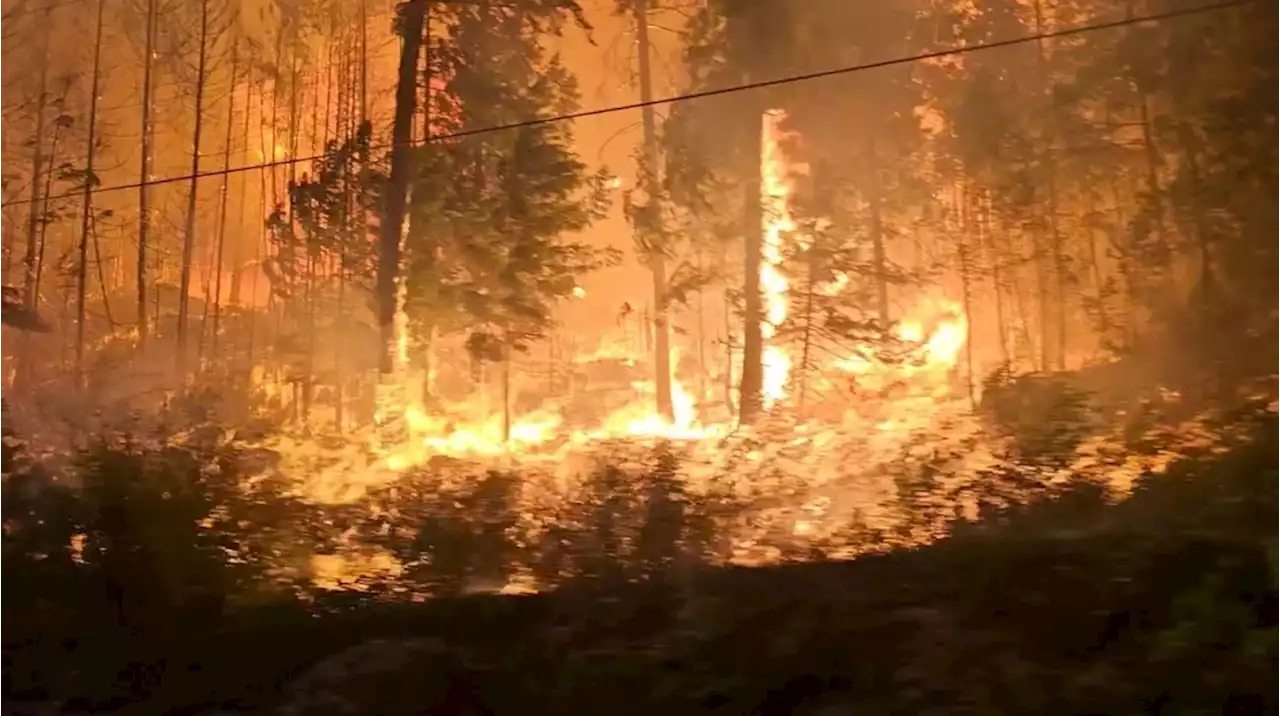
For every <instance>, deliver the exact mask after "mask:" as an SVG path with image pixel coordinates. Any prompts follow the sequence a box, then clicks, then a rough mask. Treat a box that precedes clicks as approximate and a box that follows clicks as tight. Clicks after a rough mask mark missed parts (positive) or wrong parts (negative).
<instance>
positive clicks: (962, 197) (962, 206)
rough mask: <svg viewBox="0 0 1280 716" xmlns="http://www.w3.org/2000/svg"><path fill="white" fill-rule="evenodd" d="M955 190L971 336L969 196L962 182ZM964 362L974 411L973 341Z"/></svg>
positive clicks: (964, 298) (966, 344)
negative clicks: (956, 190)
mask: <svg viewBox="0 0 1280 716" xmlns="http://www.w3.org/2000/svg"><path fill="white" fill-rule="evenodd" d="M957 189H958V192H957V194H958V196H957V199H958V201H957V202H956V204H957V206H956V208H957V209H958V210H959V213H960V217H959V218H960V221H959V224H960V227H959V228H960V231H959V238H960V246H959V259H960V290H961V296H962V306H963V308H964V320H965V325H966V326H970V327H971V328H970V335H971V336H972V333H973V331H972V326H973V300H972V296H973V289H972V276H971V273H972V270H973V267H972V266H971V265H970V262H971V261H972V259H971V255H970V252H969V235H970V233H971V231H972V227H973V221H972V218H971V217H972V212H971V209H970V196H969V191H968V187H966V186H965V184H964V182H963V181H961V183H960V185H959V187H957ZM964 362H965V371H964V374H965V389H966V391H967V394H968V396H969V408H970V409H974V408H977V401H976V400H975V398H974V391H973V340H972V338H970V339H969V340H966V341H965V342H964Z"/></svg>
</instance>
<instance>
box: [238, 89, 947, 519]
mask: <svg viewBox="0 0 1280 716" xmlns="http://www.w3.org/2000/svg"><path fill="white" fill-rule="evenodd" d="M783 119H784V115H783V114H782V112H780V111H772V112H768V113H766V114H765V115H764V116H763V118H762V122H761V137H760V141H761V155H762V156H761V160H762V162H761V167H760V171H761V201H762V204H763V207H762V208H763V210H764V218H763V222H762V226H761V253H762V262H761V268H760V285H761V289H762V294H763V295H762V299H763V304H764V305H763V308H764V316H763V319H764V320H763V321H762V325H761V332H762V336H763V338H764V340H765V346H764V354H763V367H764V385H763V396H762V397H763V398H764V403H765V405H766V407H768V408H770V409H773V410H775V411H779V410H780V411H783V412H786V411H787V410H788V390H789V389H790V387H791V386H790V385H789V383H790V381H791V379H792V376H791V369H792V365H793V360H792V355H791V353H790V351H791V349H792V347H791V346H789V345H788V344H787V343H786V341H784V340H782V339H781V337H780V336H779V330H778V329H779V327H780V326H781V325H782V324H783V322H784V321H786V319H787V316H788V307H789V306H788V303H789V296H788V292H789V288H790V287H789V286H788V282H787V277H786V275H785V273H784V272H783V262H784V260H785V257H786V255H787V242H788V241H795V242H798V243H799V245H801V246H803V242H804V241H805V237H803V236H800V235H798V234H797V225H796V222H795V221H794V219H793V217H792V214H791V206H790V202H791V195H792V187H791V185H790V175H791V174H792V173H793V172H794V169H795V168H794V167H792V166H791V165H790V164H789V162H788V158H787V157H786V155H785V152H784V148H783V146H782V140H783V134H782V129H781V123H782V121H783ZM842 281H843V282H844V283H847V282H848V281H849V278H848V277H844V276H838V277H837V278H836V280H835V281H833V282H832V284H831V285H830V286H826V287H823V288H825V289H830V290H833V291H836V290H839V288H840V287H841V283H842ZM397 293H398V295H397V299H398V300H397V311H396V316H395V328H396V341H395V346H394V349H395V370H394V371H393V374H392V375H391V376H384V380H383V381H382V382H381V383H380V384H379V386H378V394H377V410H376V419H375V422H376V425H377V427H376V429H375V431H374V434H372V435H368V436H365V437H362V438H357V437H356V436H350V435H348V436H347V438H348V442H349V443H351V444H352V445H355V446H358V447H354V448H349V449H344V450H342V451H339V453H340V454H334V455H330V456H329V459H328V460H327V461H323V462H324V463H325V465H323V466H322V465H319V462H318V461H317V460H315V459H312V458H310V457H309V458H307V459H305V460H300V461H298V460H295V462H297V463H298V464H297V465H296V467H297V468H300V469H301V468H303V465H304V464H305V466H306V467H305V469H306V471H307V473H308V474H310V475H315V476H316V478H315V479H314V480H313V482H317V483H323V484H324V485H325V487H324V488H323V489H321V490H319V492H322V493H324V494H325V495H326V499H344V498H345V497H346V496H349V494H350V489H351V485H352V483H362V484H364V485H372V484H378V483H379V482H382V481H385V480H387V479H391V478H393V477H394V475H395V474H397V473H399V472H402V471H404V470H406V469H409V468H412V467H414V466H416V465H421V464H424V463H426V462H427V461H429V460H431V459H432V458H433V457H436V456H451V457H470V458H477V459H497V458H501V459H503V460H510V459H519V460H521V461H543V462H546V463H552V464H554V463H559V464H560V465H561V466H563V465H564V464H566V461H565V457H566V451H584V450H585V451H588V452H589V451H590V450H591V445H592V444H593V443H597V442H599V441H603V440H617V439H629V440H637V441H641V442H643V441H646V440H670V441H680V442H683V443H686V444H688V445H689V446H690V449H691V450H693V451H694V452H696V453H700V454H703V455H705V456H710V455H713V454H715V453H718V452H720V451H722V448H721V447H720V444H721V441H722V440H724V439H725V438H726V436H728V435H730V434H731V433H733V432H734V427H735V426H734V420H733V417H732V416H730V415H727V414H722V415H719V416H715V417H712V416H711V415H710V414H700V410H699V406H698V404H697V401H696V400H695V399H694V397H693V395H692V394H691V393H690V392H689V391H688V390H686V389H685V387H684V385H683V384H682V383H681V382H680V380H679V378H678V377H677V376H673V381H672V402H673V407H674V411H673V412H674V415H673V417H672V418H671V419H667V418H664V417H663V416H662V415H660V414H658V412H657V411H656V409H655V405H656V400H655V399H654V398H655V390H654V385H653V383H652V382H651V381H648V380H634V381H633V382H632V384H631V386H630V391H631V396H632V399H631V401H630V402H629V403H628V404H626V405H624V406H623V407H621V408H617V409H613V410H609V411H603V412H604V414H602V415H601V416H599V418H598V419H597V420H596V421H595V425H594V427H574V426H570V425H567V424H566V420H565V412H564V407H565V406H562V405H556V404H551V403H549V402H544V404H543V405H541V406H540V407H538V408H537V409H534V410H532V411H528V410H526V411H524V412H520V413H515V412H512V410H513V408H512V406H511V405H508V406H506V407H505V408H504V407H503V406H502V405H501V403H500V402H499V401H495V400H492V399H491V398H490V394H491V393H493V392H494V391H493V390H492V386H489V389H483V390H481V391H480V394H479V395H478V396H477V397H476V399H474V400H472V401H469V402H467V403H465V404H462V405H449V406H443V407H442V406H433V407H432V408H428V407H426V406H425V405H424V404H423V403H422V401H421V400H420V399H419V398H418V397H416V396H422V395H423V393H424V391H423V390H422V389H421V387H422V383H423V381H430V380H431V377H430V376H425V375H416V374H415V373H414V370H413V367H412V365H411V364H412V362H411V361H410V357H409V353H410V345H409V342H408V317H407V315H406V313H405V309H404V295H403V286H400V287H398V292H397ZM581 295H585V292H582V291H579V292H575V296H578V297H581ZM967 335H968V326H967V325H966V323H965V319H964V315H963V313H962V312H961V311H959V310H958V309H957V307H956V306H955V305H954V304H952V303H950V302H948V301H946V300H943V299H938V298H933V299H929V300H921V301H920V302H919V305H918V306H917V307H916V308H915V309H914V310H913V311H910V312H909V313H908V317H907V318H905V319H904V320H903V321H901V323H900V324H899V325H898V326H897V338H898V339H899V340H900V341H901V342H902V343H903V344H904V345H906V346H907V353H908V355H907V356H906V357H905V358H902V357H899V359H897V360H885V359H883V358H882V357H880V356H878V354H877V353H876V352H875V351H874V350H871V349H870V347H868V349H867V350H865V351H863V352H859V353H856V354H852V355H848V356H845V357H831V358H829V359H828V360H827V361H826V364H825V365H824V366H822V369H821V370H819V371H817V372H818V373H819V376H818V378H817V380H818V382H820V383H825V384H826V387H828V388H832V387H834V388H839V389H838V390H834V391H827V392H828V393H831V394H833V395H835V396H837V398H836V400H837V403H849V400H850V396H854V397H853V398H852V400H853V402H852V403H851V404H848V405H846V406H845V407H844V408H839V410H842V411H843V418H841V417H840V415H841V413H834V414H833V413H831V412H830V411H827V412H826V413H825V415H826V416H827V417H826V418H824V419H823V420H824V421H825V422H822V421H820V422H817V423H815V422H814V421H813V420H809V421H808V422H804V423H801V424H799V425H797V427H796V433H795V435H793V436H791V438H790V443H794V444H805V445H808V446H809V447H811V448H813V449H829V448H830V446H832V445H835V444H837V443H839V442H840V438H839V437H838V436H839V435H842V434H847V433H849V432H850V431H856V432H858V433H859V434H861V435H865V436H870V437H872V438H874V441H875V444H874V445H871V444H868V445H867V446H864V447H865V449H875V450H885V451H886V452H885V455H891V454H892V453H893V451H894V450H895V449H896V448H895V446H900V445H901V444H903V441H905V440H907V439H909V438H911V436H912V434H913V432H915V431H919V430H922V429H924V428H926V427H928V425H929V423H930V421H931V420H933V419H934V417H935V415H936V413H937V407H936V403H937V402H938V401H940V400H942V399H944V398H945V396H946V393H947V389H948V381H949V376H950V373H951V371H952V369H953V368H954V366H955V365H956V361H957V358H958V356H959V352H960V350H961V349H962V347H963V345H964V343H965V341H966V339H967ZM628 338H631V339H633V338H634V337H633V336H631V335H630V334H626V335H625V336H623V338H622V339H619V340H612V341H602V343H601V345H600V346H599V347H598V349H597V350H596V351H594V353H593V354H592V355H590V356H583V355H581V352H579V357H578V358H577V359H576V360H575V361H574V364H575V365H577V366H582V365H585V364H589V363H591V362H593V361H614V362H616V363H618V365H620V366H622V368H621V370H628V369H631V370H640V369H641V368H640V366H642V365H643V364H645V363H646V362H647V361H646V360H645V356H643V355H642V350H643V349H642V347H641V346H639V345H635V343H634V341H633V340H627V339H628ZM677 350H678V348H677ZM672 363H673V364H679V361H677V360H676V356H673V357H672ZM845 383H849V384H856V386H857V387H858V388H859V392H858V393H857V394H856V395H854V394H852V393H850V392H849V391H848V390H846V389H844V388H843V387H842V386H844V384H845ZM263 387H268V386H263ZM889 388H892V391H890V390H888V389H889ZM507 390H509V386H508V388H507V389H503V391H502V392H503V394H504V396H506V398H505V399H507V400H508V402H509V396H507ZM624 390H625V388H624ZM874 391H879V394H878V395H877V397H871V395H872V393H873V392H874ZM890 393H892V394H891V395H890ZM840 396H844V397H843V398H841V397H840ZM858 396H861V397H858ZM495 403H496V404H495ZM302 443H303V441H302V440H296V441H293V442H292V443H289V444H288V445H282V446H281V447H282V448H284V449H286V450H287V451H290V452H295V451H299V450H301V448H302ZM790 443H788V444H790ZM752 454H753V455H754V453H752ZM752 459H754V458H752ZM886 459H889V458H886Z"/></svg>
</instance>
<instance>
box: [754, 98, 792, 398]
mask: <svg viewBox="0 0 1280 716" xmlns="http://www.w3.org/2000/svg"><path fill="white" fill-rule="evenodd" d="M782 118H783V114H782V112H781V111H777V110H775V111H771V112H766V113H765V115H764V122H763V126H762V128H761V134H760V143H761V166H760V194H761V196H760V199H761V202H762V204H763V208H764V226H763V227H762V228H763V230H764V231H763V233H764V239H763V245H762V246H761V259H762V261H761V262H760V288H761V291H762V292H763V294H764V322H763V323H762V324H761V326H760V332H761V335H762V336H763V338H764V340H765V349H764V385H763V387H762V393H763V395H762V397H763V399H764V404H765V406H766V407H770V406H772V405H774V404H775V403H777V402H778V401H781V400H782V399H783V398H784V397H786V390H787V378H788V376H789V375H790V373H791V357H790V356H788V355H787V352H786V350H785V348H783V347H782V346H778V345H773V344H771V343H770V341H772V340H773V339H774V338H775V337H776V336H777V333H778V327H779V326H781V325H782V322H783V321H785V320H786V319H787V289H788V286H787V277H786V276H785V275H783V273H782V270H781V268H780V267H781V265H782V257H783V252H782V249H783V241H784V240H785V237H786V236H787V234H788V233H790V232H792V231H794V230H795V228H796V226H795V222H794V221H792V219H791V207H790V196H791V188H790V186H788V183H787V174H786V168H787V166H786V160H785V157H784V156H783V154H782V147H781V146H780V139H781V131H780V129H779V124H780V122H781V121H782Z"/></svg>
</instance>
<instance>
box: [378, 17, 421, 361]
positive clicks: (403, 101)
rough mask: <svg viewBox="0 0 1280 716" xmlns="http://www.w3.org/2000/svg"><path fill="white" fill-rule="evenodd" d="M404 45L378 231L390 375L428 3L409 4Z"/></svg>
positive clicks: (381, 323)
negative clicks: (411, 135)
mask: <svg viewBox="0 0 1280 716" xmlns="http://www.w3.org/2000/svg"><path fill="white" fill-rule="evenodd" d="M404 8H405V13H404V16H403V21H404V23H403V26H402V30H403V38H402V40H403V44H402V46H401V50H400V68H399V75H398V80H397V84H396V112H395V121H394V124H393V126H392V130H391V135H392V148H391V174H390V176H389V177H388V181H387V186H386V204H385V206H384V207H383V216H382V224H381V225H380V226H379V227H378V228H379V231H378V275H377V286H376V298H377V304H378V327H379V330H380V333H381V351H380V356H379V361H378V370H379V372H381V373H382V374H383V375H387V374H390V373H391V372H392V370H393V368H394V367H395V354H396V320H395V319H396V298H397V297H396V293H397V292H396V282H397V278H398V276H399V273H400V234H401V232H402V231H403V230H404V217H405V209H406V205H407V201H408V197H407V193H408V188H409V174H410V172H411V170H412V166H411V157H412V154H411V149H412V148H411V147H410V146H409V144H410V139H411V137H410V132H412V131H413V116H414V105H415V104H416V101H417V91H416V90H417V87H416V80H417V68H418V54H419V52H420V50H421V49H422V29H423V26H424V24H425V22H426V14H427V12H426V11H427V4H426V0H409V2H407V3H406V4H405V5H404Z"/></svg>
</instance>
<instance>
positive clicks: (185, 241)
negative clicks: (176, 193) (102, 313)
mask: <svg viewBox="0 0 1280 716" xmlns="http://www.w3.org/2000/svg"><path fill="white" fill-rule="evenodd" d="M199 38H200V53H199V59H198V60H197V63H196V108H195V129H194V132H193V135H192V137H191V182H190V184H189V185H188V189H187V225H186V230H185V231H184V232H183V235H182V268H181V274H180V279H179V281H178V339H177V348H176V351H177V352H176V354H175V356H174V363H175V365H176V366H177V368H178V370H179V372H181V371H182V369H183V368H184V367H185V365H186V360H187V331H188V326H187V315H188V313H189V312H190V308H191V295H190V294H191V260H192V257H193V256H194V254H195V245H196V190H197V189H198V187H199V181H200V180H199V175H200V134H201V132H202V131H203V130H204V91H205V83H206V80H207V78H206V77H205V74H206V70H207V65H208V62H209V0H201V2H200V31H199Z"/></svg>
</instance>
